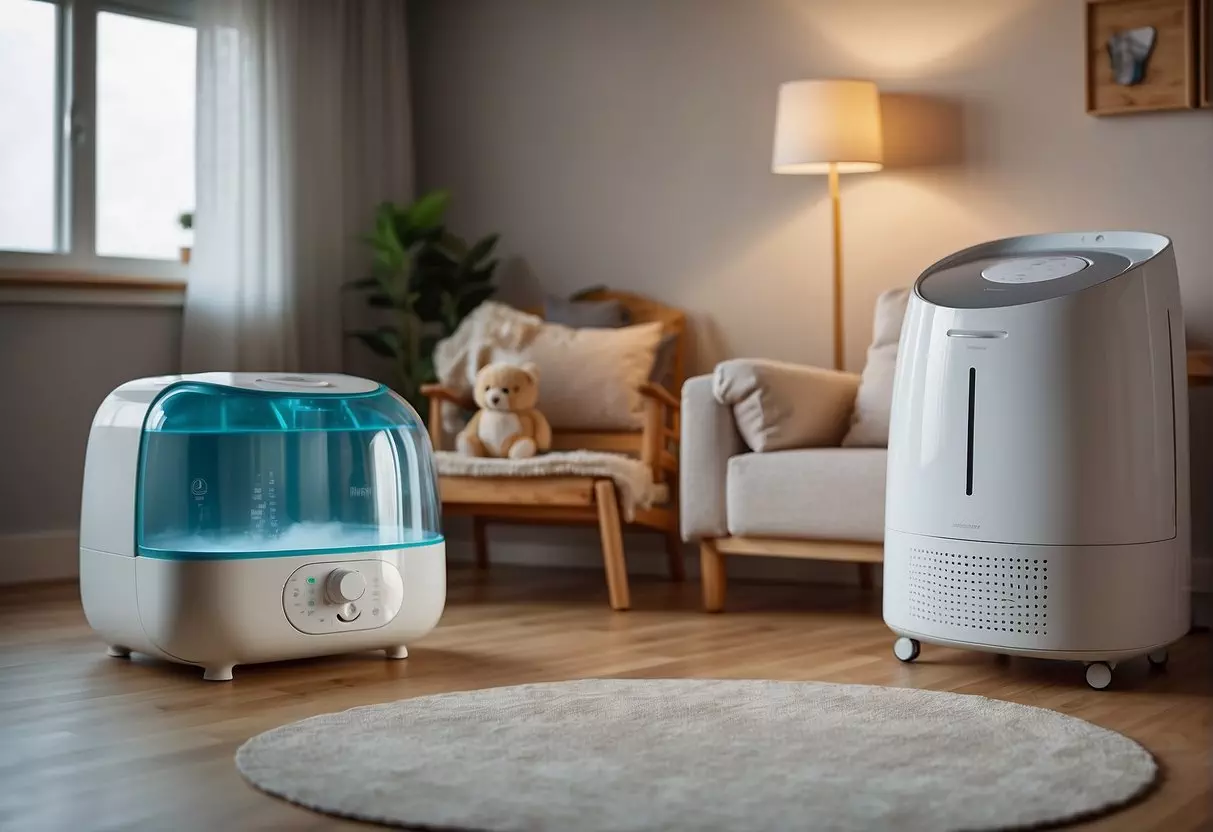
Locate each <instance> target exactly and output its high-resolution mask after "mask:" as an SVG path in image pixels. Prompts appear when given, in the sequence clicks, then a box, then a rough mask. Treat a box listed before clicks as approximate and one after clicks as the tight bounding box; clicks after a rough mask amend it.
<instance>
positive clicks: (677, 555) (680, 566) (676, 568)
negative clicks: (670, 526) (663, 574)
mask: <svg viewBox="0 0 1213 832" xmlns="http://www.w3.org/2000/svg"><path fill="white" fill-rule="evenodd" d="M665 556H666V558H667V559H668V560H669V562H670V580H671V581H674V582H675V583H679V584H680V583H682V582H683V581H685V580H686V578H687V565H686V559H685V557H684V553H683V551H682V536H681V535H679V534H678V532H677V530H675V531H672V532H671V531H668V532H666V533H665Z"/></svg>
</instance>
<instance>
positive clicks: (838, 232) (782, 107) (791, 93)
mask: <svg viewBox="0 0 1213 832" xmlns="http://www.w3.org/2000/svg"><path fill="white" fill-rule="evenodd" d="M883 158H884V154H883V145H882V142H881V136H880V94H879V93H878V92H877V90H876V85H875V84H874V83H872V82H871V81H849V80H817V81H789V82H788V83H786V84H783V85H782V86H781V87H780V88H779V107H778V110H777V111H776V114H775V152H774V154H773V155H772V159H771V170H773V171H774V172H775V173H824V174H827V175H828V176H829V177H830V179H829V184H830V203H831V207H832V208H833V215H832V216H833V219H834V366H835V368H837V369H839V370H841V369H843V364H844V363H845V358H846V347H845V344H846V340H845V337H844V331H843V314H842V311H843V296H842V204H841V202H840V201H839V195H838V174H840V173H870V172H872V171H877V170H880V169H881V167H882V166H883Z"/></svg>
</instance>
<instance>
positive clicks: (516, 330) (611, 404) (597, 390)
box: [471, 318, 662, 430]
mask: <svg viewBox="0 0 1213 832" xmlns="http://www.w3.org/2000/svg"><path fill="white" fill-rule="evenodd" d="M661 334H662V325H661V324H660V323H657V322H654V323H647V324H637V325H636V326H625V327H620V328H618V329H573V328H572V327H567V326H562V325H560V324H549V323H544V322H543V321H540V320H539V319H537V318H535V319H532V320H531V321H522V320H517V319H516V320H514V321H511V322H509V324H508V325H507V326H504V327H495V326H494V324H493V322H492V321H486V323H485V325H484V326H482V327H481V328H480V329H479V331H477V332H476V333H475V334H474V335H473V346H472V355H473V356H474V359H473V361H472V362H471V363H472V364H474V365H475V366H476V367H480V366H483V365H484V364H486V363H488V362H490V361H508V362H513V363H522V362H524V361H531V362H534V364H535V365H536V367H537V368H538V370H539V409H540V410H541V411H542V412H543V415H544V416H546V417H547V419H548V421H549V422H550V423H551V424H552V427H554V428H558V429H561V428H563V429H583V430H631V429H637V428H640V427H641V426H642V423H643V415H642V410H643V403H642V401H641V397H640V393H639V392H638V388H639V387H640V385H641V384H643V383H644V382H645V381H647V380H648V378H649V373H650V371H651V370H652V367H653V359H654V356H655V355H656V352H657V346H658V344H659V343H660V342H661Z"/></svg>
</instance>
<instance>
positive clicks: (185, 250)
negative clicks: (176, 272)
mask: <svg viewBox="0 0 1213 832" xmlns="http://www.w3.org/2000/svg"><path fill="white" fill-rule="evenodd" d="M190 251H192V249H191V248H190V247H189V246H182V247H181V262H182V263H185V264H187V265H188V264H189V262H190Z"/></svg>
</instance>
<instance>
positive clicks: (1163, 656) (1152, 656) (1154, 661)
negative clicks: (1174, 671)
mask: <svg viewBox="0 0 1213 832" xmlns="http://www.w3.org/2000/svg"><path fill="white" fill-rule="evenodd" d="M1169 658H1170V656H1169V655H1168V654H1167V648H1165V647H1159V648H1158V649H1157V650H1151V651H1150V652H1149V653H1146V661H1148V662H1149V663H1150V667H1166V666H1167V659H1169Z"/></svg>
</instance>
